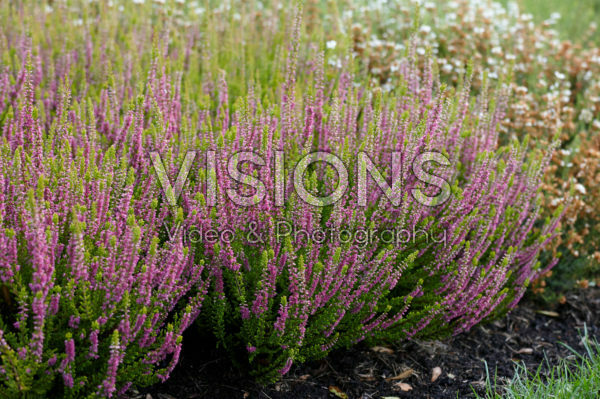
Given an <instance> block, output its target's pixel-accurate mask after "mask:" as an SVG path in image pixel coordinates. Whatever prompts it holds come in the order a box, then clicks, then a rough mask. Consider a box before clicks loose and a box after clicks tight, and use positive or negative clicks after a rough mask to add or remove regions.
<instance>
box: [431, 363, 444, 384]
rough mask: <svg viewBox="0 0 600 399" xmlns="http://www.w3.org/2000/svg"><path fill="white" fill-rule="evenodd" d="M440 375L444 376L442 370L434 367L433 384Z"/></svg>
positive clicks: (432, 372)
mask: <svg viewBox="0 0 600 399" xmlns="http://www.w3.org/2000/svg"><path fill="white" fill-rule="evenodd" d="M440 375H442V369H441V368H439V367H434V368H433V370H431V382H435V380H437V379H438V378H439V377H440Z"/></svg>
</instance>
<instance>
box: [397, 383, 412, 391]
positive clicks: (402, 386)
mask: <svg viewBox="0 0 600 399" xmlns="http://www.w3.org/2000/svg"><path fill="white" fill-rule="evenodd" d="M394 386H395V387H398V388H400V389H401V390H402V391H404V392H408V391H410V390H412V387H411V386H410V385H409V384H407V383H406V382H397V383H395V384H394Z"/></svg>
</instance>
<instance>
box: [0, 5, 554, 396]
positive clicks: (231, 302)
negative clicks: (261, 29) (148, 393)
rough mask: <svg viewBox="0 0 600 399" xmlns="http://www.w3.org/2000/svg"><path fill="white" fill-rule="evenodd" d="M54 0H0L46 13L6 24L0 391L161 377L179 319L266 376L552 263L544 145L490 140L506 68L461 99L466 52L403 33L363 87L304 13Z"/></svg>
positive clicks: (400, 333) (476, 311)
mask: <svg viewBox="0 0 600 399" xmlns="http://www.w3.org/2000/svg"><path fill="white" fill-rule="evenodd" d="M54 6H55V7H56V8H57V9H56V10H47V9H43V8H41V7H34V6H32V7H31V8H25V7H21V8H18V9H17V10H16V11H14V10H13V9H12V8H9V10H8V11H6V10H4V13H3V14H1V16H2V18H4V19H6V18H9V17H8V16H10V15H11V14H10V13H11V12H19V13H22V14H25V15H27V16H28V17H29V18H32V19H34V18H37V20H38V21H40V23H42V24H45V25H46V28H45V30H44V31H43V33H44V34H43V35H42V32H40V31H39V30H36V29H33V30H32V32H31V33H30V34H31V37H27V36H25V35H24V33H25V32H29V28H31V26H29V25H27V22H24V23H23V24H24V26H22V27H19V26H17V27H11V26H10V25H9V24H5V23H4V20H3V24H2V26H3V27H6V28H3V30H4V32H3V34H2V45H3V47H2V50H3V54H2V56H3V61H2V64H1V68H2V72H1V75H0V82H1V85H0V115H1V116H0V128H1V129H2V130H1V131H2V136H1V137H2V141H1V143H0V144H1V146H0V155H1V158H0V171H1V172H0V196H1V197H0V227H1V229H0V249H2V251H1V252H0V253H1V254H2V257H1V258H0V262H1V263H0V272H1V275H0V277H1V279H2V289H1V290H2V298H1V299H0V300H1V304H2V313H1V317H2V318H1V324H0V331H1V333H0V334H1V335H0V338H1V339H0V355H1V359H2V360H1V361H2V363H1V367H2V369H0V371H1V372H2V374H1V375H2V379H1V380H0V381H2V383H1V384H2V385H0V389H2V391H0V392H2V393H3V394H5V395H7V396H9V395H16V394H23V393H37V394H40V395H44V394H49V393H51V394H56V395H58V396H60V395H62V396H65V397H69V396H71V397H79V396H107V397H110V396H113V395H115V394H116V393H118V392H125V391H126V390H127V388H128V387H129V386H130V385H131V384H134V385H147V384H149V383H152V382H153V381H155V380H156V379H165V378H167V377H168V375H169V373H170V371H171V370H172V369H173V367H174V366H175V364H176V363H177V361H178V358H179V355H180V351H181V348H182V338H181V336H182V333H183V331H184V330H185V329H186V328H188V327H189V326H190V325H191V323H192V322H193V321H194V320H197V325H198V327H199V328H200V329H202V330H205V331H210V332H211V333H213V334H214V335H215V336H216V337H217V340H218V342H219V343H220V344H221V345H223V346H224V347H225V348H226V349H228V350H230V351H231V353H232V356H234V357H236V358H238V359H240V358H241V359H243V363H245V364H246V365H247V366H248V367H250V368H251V369H252V370H253V373H254V374H255V375H256V376H257V377H259V378H261V379H264V380H270V379H273V378H276V377H277V376H279V375H281V374H285V373H287V371H288V370H289V369H290V367H291V365H292V364H293V363H294V362H299V361H303V360H306V359H310V358H318V357H322V356H325V355H326V354H327V353H328V352H329V351H330V350H331V349H333V348H335V347H343V346H349V345H352V344H354V343H356V342H358V341H361V340H365V339H372V340H381V339H406V338H411V337H417V336H419V337H437V336H442V335H446V334H449V333H460V332H462V331H466V330H468V329H469V328H471V327H472V326H473V325H475V324H476V323H478V322H481V321H482V320H486V319H489V318H492V317H496V316H498V315H501V314H503V313H504V312H506V311H507V310H509V309H511V308H512V307H514V306H515V305H516V304H517V302H518V301H519V299H520V298H521V297H522V295H523V293H524V292H525V289H526V287H527V286H528V284H529V283H530V282H531V281H532V280H534V279H536V278H537V277H539V276H540V275H541V274H542V273H543V272H545V271H547V270H549V269H550V268H551V267H552V266H553V265H554V263H555V260H552V261H549V262H545V263H543V264H542V263H541V262H539V261H538V256H539V254H540V251H541V250H542V249H543V248H544V246H546V245H547V244H548V243H549V242H550V241H551V240H552V239H553V238H554V237H555V235H556V231H557V227H558V223H559V217H560V213H561V208H559V209H558V210H557V211H556V212H555V214H554V217H552V218H547V219H546V220H545V221H542V220H539V219H540V218H539V217H538V215H539V213H540V201H541V196H540V189H541V184H542V177H543V173H544V170H545V168H546V166H547V165H548V163H549V162H550V158H551V156H552V152H551V150H550V151H547V152H545V153H544V152H541V151H538V150H535V151H533V150H532V151H529V150H528V145H527V143H519V142H518V141H517V140H513V141H511V142H509V143H500V140H499V136H498V131H497V126H498V125H499V124H500V122H501V121H502V120H503V119H504V118H505V110H506V103H507V101H508V99H507V95H508V93H507V88H506V85H505V84H499V85H498V90H497V91H496V96H495V97H493V98H492V97H490V96H488V94H487V90H481V92H482V93H481V95H480V96H479V97H477V98H476V99H472V98H471V96H470V93H471V91H470V84H471V81H472V73H471V71H465V75H464V76H463V80H462V83H461V84H459V85H458V87H457V88H451V87H447V86H445V85H443V84H440V82H439V79H438V77H437V73H436V67H435V64H434V62H433V60H432V58H431V57H419V56H418V54H417V49H416V47H414V46H413V47H411V48H410V49H409V51H408V52H407V55H406V56H405V57H403V58H402V59H401V60H400V61H399V62H398V64H397V72H398V80H397V84H396V85H395V86H394V87H392V88H391V91H390V92H386V91H384V90H381V89H380V88H369V87H367V85H363V84H362V83H364V82H363V81H361V79H362V75H361V74H360V73H358V72H357V71H356V70H355V69H354V68H353V66H352V62H351V60H350V59H348V58H339V59H337V61H336V62H333V63H332V64H333V65H330V63H329V61H330V60H329V59H327V58H326V57H325V55H324V54H323V52H322V50H321V49H320V46H319V45H317V44H315V43H314V42H308V45H307V46H304V45H301V41H300V36H301V35H300V16H299V15H295V16H293V17H290V16H287V15H286V16H284V17H282V19H283V18H288V21H289V22H290V23H289V26H288V27H287V30H288V32H289V33H288V36H289V37H291V38H292V39H291V40H287V39H286V40H285V41H283V39H282V40H280V41H277V40H275V39H274V41H273V42H272V43H267V44H259V43H260V41H249V42H248V43H246V42H245V40H241V41H240V40H239V39H238V36H236V35H235V34H232V33H231V32H232V31H233V32H236V31H235V25H236V24H235V23H231V25H227V24H225V28H223V29H221V28H222V26H221V25H219V24H218V23H214V21H213V20H212V18H213V17H214V15H216V14H218V15H222V14H221V13H223V14H226V13H227V12H230V11H231V10H230V9H229V10H225V11H223V10H219V11H218V12H215V13H216V14H211V15H208V16H206V17H205V18H204V19H202V21H203V22H205V23H206V24H208V25H209V26H210V27H211V29H212V28H213V27H214V28H215V30H212V32H222V33H223V35H222V36H223V37H225V38H226V39H224V40H227V43H228V45H229V47H225V48H221V45H220V43H219V42H218V41H216V40H214V41H213V39H214V37H213V36H211V35H209V34H208V33H207V34H206V35H201V34H200V33H204V32H199V31H198V30H195V29H192V28H191V27H190V26H189V25H188V24H187V22H188V21H187V20H186V19H185V18H183V17H181V18H179V17H177V18H172V17H171V14H169V13H168V12H163V11H161V10H160V9H158V10H157V9H156V8H155V7H154V6H155V4H152V3H149V2H148V3H145V4H135V5H134V4H130V5H128V8H126V9H125V8H123V9H122V10H119V9H118V8H117V7H116V6H114V5H113V6H114V7H113V9H110V8H109V6H108V5H107V6H106V7H100V6H98V7H91V8H90V9H89V10H88V9H87V8H83V7H82V8H77V7H75V8H74V9H71V8H67V7H66V6H64V5H61V3H58V4H55V5H54ZM11 10H13V11H11ZM174 10H177V8H175V9H174ZM121 12H124V13H126V15H128V17H129V18H130V19H121V18H119V15H120V13H121ZM127 13H128V14H127ZM230 14H231V13H230ZM73 15H75V16H77V17H78V18H77V19H75V21H77V22H76V23H73V26H68V27H65V26H62V25H61V24H60V23H59V22H60V21H62V20H66V21H71V20H72V19H73ZM173 15H176V16H177V14H176V13H173ZM251 15H253V17H255V18H256V19H257V20H260V19H261V18H262V17H264V15H262V14H260V13H256V14H251ZM230 16H231V20H232V21H234V22H235V21H237V20H238V17H239V20H240V25H242V26H246V24H248V25H251V22H252V21H250V22H248V21H244V17H242V16H239V15H238V17H236V16H235V14H232V15H230ZM138 18H140V19H139V20H138ZM265 18H266V17H265ZM278 18H279V17H278V16H270V17H269V18H266V20H265V21H263V23H264V24H265V25H268V26H271V30H272V31H277V29H275V28H273V27H272V26H273V24H271V22H273V21H278V20H279V19H278ZM23 20H25V21H27V18H24V19H23ZM88 20H96V21H97V22H98V28H97V29H98V30H94V29H95V28H92V24H90V25H88V23H87V21H88ZM126 21H131V23H128V22H126ZM149 21H150V22H149ZM175 22H177V23H175ZM152 23H154V24H155V25H154V27H155V29H156V30H157V32H161V33H160V34H159V33H156V32H153V30H152V29H151V26H152ZM213 23H214V24H215V25H211V24H213ZM94 26H95V25H94ZM78 29H80V30H81V32H80V33H82V34H81V35H79V36H75V35H73V34H72V33H69V32H79V31H78ZM187 29H189V30H187ZM98 32H101V33H98ZM108 32H111V34H110V35H108V34H107V33H108ZM104 34H106V36H103V35H104ZM63 35H64V37H66V38H67V39H68V40H66V42H65V45H64V49H63V50H59V49H58V48H56V47H53V46H56V45H57V44H56V42H53V40H58V39H57V38H62V37H63ZM212 35H214V33H213V34H212ZM277 35H281V34H276V36H277ZM206 36H208V38H207V37H206ZM47 37H50V39H48V38H47ZM152 37H153V38H154V39H151V38H152ZM200 37H202V40H200V39H199V38H200ZM277 37H278V36H277ZM32 43H33V44H32ZM257 46H264V47H260V48H261V50H262V49H264V51H265V52H264V54H262V53H258V52H257V53H253V51H254V50H256V49H257ZM232 48H235V49H239V50H240V53H239V54H241V55H232V51H231V50H232ZM249 49H251V50H252V51H250V50H249ZM252 54H261V56H260V57H259V56H258V55H252ZM238 57H239V58H238ZM240 61H242V64H241V65H240ZM260 61H264V62H262V63H261V62H260ZM259 64H260V65H259ZM338 64H339V66H340V69H338ZM245 65H249V67H248V68H250V67H251V66H255V67H256V71H255V72H252V71H246V70H245V68H246V67H245ZM420 65H423V66H422V67H421V66H420ZM220 68H223V70H222V71H219V69H220ZM70 82H72V83H70ZM484 87H485V86H484ZM472 100H473V101H472ZM248 151H252V154H248ZM318 152H321V155H322V156H327V154H329V155H331V156H333V158H329V161H328V162H329V163H326V162H315V161H316V160H318V159H320V158H318V157H317V155H315V153H318ZM393 152H397V153H398V154H399V155H397V156H398V157H400V158H397V156H396V155H394V154H393ZM311 154H312V155H311ZM423 154H437V156H434V158H432V160H433V161H435V162H431V164H434V165H431V164H430V163H427V162H419V160H421V161H422V156H423ZM316 157H317V158H316ZM365 157H367V159H369V160H370V163H369V162H367V161H366V160H365ZM232 159H233V160H237V162H235V161H234V162H233V163H231V162H232ZM332 159H333V161H332ZM321 160H322V159H321ZM338 161H339V162H338ZM331 162H334V164H333V166H335V168H333V167H332V165H330V163H331ZM335 162H337V163H335ZM435 164H437V165H438V167H435V168H433V169H432V166H435ZM440 164H441V165H442V166H443V167H441V168H440V167H439V165H440ZM361 165H362V166H361ZM415 165H421V167H419V166H417V167H415ZM344 170H345V172H343V171H344ZM376 170H377V171H379V172H376ZM299 171H300V172H299ZM182 172H183V173H182ZM232 176H233V177H234V178H232ZM368 176H371V177H368ZM391 181H398V182H399V184H398V185H395V184H393V183H390V182H391ZM386 184H387V185H388V186H389V185H390V184H391V188H389V189H385V185H386ZM382 187H383V188H382ZM299 188H304V189H305V191H302V190H299ZM415 190H416V191H415ZM332 191H333V194H332ZM365 192H366V196H365V197H362V196H361V193H365ZM336 193H339V195H337V194H336ZM440 193H446V194H447V195H446V196H444V197H445V198H444V199H443V200H442V199H439V200H435V201H433V202H429V201H428V199H431V198H432V197H436V196H438V195H439V194H440ZM330 194H332V195H336V201H331V202H322V201H320V200H317V201H306V198H307V197H309V198H312V197H311V195H312V196H317V195H319V196H324V197H326V196H328V195H330ZM240 196H241V197H243V201H245V202H246V203H245V205H240V204H239V202H236V201H234V199H233V198H234V197H236V198H238V199H239V197H240ZM282 228H284V229H286V230H285V231H282ZM342 230H344V231H347V232H348V234H350V235H351V236H352V239H350V240H349V239H344V238H343V237H342V236H341V235H335V234H331V233H332V232H336V231H342ZM405 232H408V233H409V234H410V233H412V235H411V236H410V238H409V239H406V238H405V237H403V236H402V234H404V233H405ZM372 233H373V234H372ZM323 234H327V237H323ZM365 234H367V236H366V237H365Z"/></svg>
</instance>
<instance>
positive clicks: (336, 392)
mask: <svg viewBox="0 0 600 399" xmlns="http://www.w3.org/2000/svg"><path fill="white" fill-rule="evenodd" d="M329 392H331V393H332V394H334V395H335V396H337V397H338V398H340V399H348V395H346V393H345V392H342V390H341V389H339V388H338V387H336V386H334V385H331V386H330V387H329Z"/></svg>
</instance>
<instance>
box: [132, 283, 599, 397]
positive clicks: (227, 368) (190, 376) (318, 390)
mask: <svg viewBox="0 0 600 399" xmlns="http://www.w3.org/2000/svg"><path fill="white" fill-rule="evenodd" d="M540 311H542V312H543V311H551V312H550V313H545V314H543V313H540ZM552 312H556V314H553V313H552ZM584 323H585V324H587V328H588V332H589V334H590V335H591V336H596V337H600V331H599V330H600V288H589V289H587V290H582V291H578V292H575V293H572V294H570V295H567V302H566V303H565V304H563V305H558V306H557V307H556V308H554V309H548V308H543V309H542V307H540V305H537V304H535V303H533V302H532V301H525V302H523V303H522V304H521V305H519V307H518V308H517V309H516V310H514V311H513V312H512V313H511V314H510V315H508V316H507V317H505V318H504V319H502V320H499V321H496V322H493V323H490V324H487V325H485V326H479V327H475V328H474V329H473V330H472V331H470V332H469V333H466V334H462V335H459V336H456V337H453V338H450V339H448V340H445V341H442V342H417V341H412V342H404V343H401V344H398V345H397V346H396V347H390V348H379V350H373V349H370V348H368V347H366V346H360V345H359V346H358V347H356V348H353V349H350V350H346V351H337V352H334V353H332V354H331V355H330V356H329V357H328V358H327V359H325V360H322V361H317V362H311V363H306V364H303V365H299V366H296V367H295V368H293V369H292V370H291V372H290V373H289V374H288V375H286V376H285V378H283V380H282V381H281V382H279V383H277V384H274V385H271V386H267V387H262V386H259V385H257V384H255V383H253V382H252V381H251V380H249V379H248V378H245V377H242V376H241V375H240V374H239V373H238V372H236V370H235V369H234V368H233V367H232V366H231V364H230V363H228V361H227V359H226V358H212V360H206V359H207V358H206V356H204V355H202V356H194V353H198V352H203V349H202V348H203V347H206V343H205V345H202V342H197V340H193V339H189V340H188V342H187V343H186V344H187V347H186V348H185V349H184V351H183V352H184V355H183V358H182V361H181V363H180V364H179V366H178V367H177V369H176V371H175V372H174V374H173V376H172V378H171V379H170V380H169V381H168V382H167V383H165V384H163V385H159V386H155V387H152V388H151V389H150V390H148V391H146V392H143V393H140V394H137V395H134V396H133V397H135V398H145V399H151V398H152V399H172V398H177V399H186V398H190V399H191V398H210V399H220V398H223V399H235V398H261V399H263V398H272V399H275V398H311V399H312V398H331V399H334V398H336V396H335V395H333V394H332V393H330V389H336V388H337V389H339V391H341V392H343V393H345V394H346V395H347V396H348V398H350V399H353V398H360V399H363V398H381V397H382V396H395V397H399V398H431V399H438V398H457V397H459V398H465V397H471V396H472V395H473V388H474V389H476V390H478V391H480V392H481V389H482V388H483V385H484V381H485V376H486V372H485V365H484V360H485V361H486V362H487V364H488V368H489V370H490V373H491V374H492V375H493V373H494V371H496V373H497V376H498V378H500V379H501V378H510V377H511V376H512V375H513V370H514V363H513V362H514V361H523V362H525V363H526V364H527V366H528V367H529V368H530V369H531V370H535V369H536V368H537V367H538V366H539V365H540V364H541V363H544V356H546V357H547V358H548V360H549V361H550V363H552V364H556V363H557V361H558V359H559V358H565V357H567V356H572V352H571V351H569V350H568V349H567V348H565V347H564V346H563V345H561V344H560V342H563V343H565V344H567V345H569V346H570V347H572V348H574V349H576V350H578V351H582V350H583V346H582V344H581V339H580V332H582V329H583V326H584ZM184 342H185V340H184ZM376 349H377V348H376ZM201 358H203V359H204V360H200V359H201ZM434 367H440V368H441V370H442V374H441V375H440V377H439V378H438V379H437V380H436V381H435V382H431V374H432V370H433V368H434ZM408 369H412V370H413V371H414V373H413V374H412V375H411V376H409V377H407V378H402V379H395V380H391V379H390V377H394V376H396V377H398V376H399V375H401V374H402V373H403V372H405V371H406V370H408ZM405 374H408V373H405ZM399 382H401V383H404V384H408V385H410V386H411V387H412V390H411V391H408V392H404V391H402V390H401V389H400V387H399ZM405 388H406V387H405Z"/></svg>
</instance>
